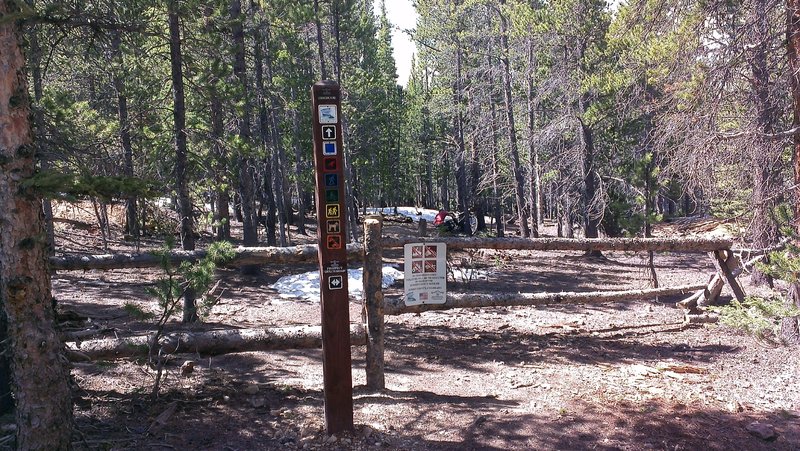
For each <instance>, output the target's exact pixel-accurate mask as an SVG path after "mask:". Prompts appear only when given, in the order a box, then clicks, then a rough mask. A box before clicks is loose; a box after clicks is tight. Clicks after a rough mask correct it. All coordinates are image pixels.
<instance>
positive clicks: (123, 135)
mask: <svg viewBox="0 0 800 451" xmlns="http://www.w3.org/2000/svg"><path fill="white" fill-rule="evenodd" d="M111 49H112V51H113V59H114V60H115V62H116V64H118V65H119V68H118V69H117V70H114V73H113V82H114V89H115V90H116V91H117V119H118V121H119V140H120V144H121V145H122V161H123V166H122V169H123V175H125V177H133V144H132V143H131V126H130V120H129V119H128V96H127V94H126V93H125V80H124V79H123V74H122V73H120V72H121V71H123V70H124V64H125V61H124V58H123V56H122V36H121V33H120V31H119V30H114V31H113V32H112V34H111ZM136 202H137V199H136V196H132V195H128V196H127V197H126V198H125V235H127V236H129V237H131V238H133V239H138V237H139V215H138V214H137V212H136Z"/></svg>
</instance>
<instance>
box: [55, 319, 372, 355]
mask: <svg viewBox="0 0 800 451" xmlns="http://www.w3.org/2000/svg"><path fill="white" fill-rule="evenodd" d="M149 339H150V337H149V336H147V335H141V336H136V337H128V338H117V339H113V338H112V339H103V340H88V341H81V342H79V343H70V344H69V349H70V351H73V355H74V356H75V357H78V356H79V357H80V358H81V359H84V360H85V359H86V358H87V357H88V358H90V359H93V360H94V359H119V358H126V357H144V356H146V355H147V354H148V352H149V350H148V340H149ZM365 341H366V334H365V332H364V326H363V325H361V324H351V325H350V342H351V345H353V346H357V345H363V344H364V343H365ZM158 347H159V348H160V349H161V351H162V352H163V353H167V354H173V353H181V352H182V353H193V354H195V353H196V354H201V355H218V354H227V353H231V352H250V351H270V350H277V349H300V348H319V347H322V330H321V328H320V327H319V326H294V327H281V328H271V329H235V330H215V331H210V332H179V333H174V334H167V335H165V336H164V337H162V338H161V340H159V343H158Z"/></svg>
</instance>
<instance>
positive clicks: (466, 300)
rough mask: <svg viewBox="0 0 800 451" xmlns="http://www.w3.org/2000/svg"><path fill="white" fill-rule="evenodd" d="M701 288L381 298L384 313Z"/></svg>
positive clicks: (611, 298)
mask: <svg viewBox="0 0 800 451" xmlns="http://www.w3.org/2000/svg"><path fill="white" fill-rule="evenodd" d="M703 288H705V284H696V285H683V286H678V287H672V288H649V289H644V290H626V291H590V292H582V293H581V292H567V291H562V292H560V293H508V294H490V293H458V294H455V293H448V294H447V300H446V301H445V303H444V304H420V305H412V306H407V305H405V302H404V301H403V299H402V298H401V297H392V298H385V299H386V301H385V304H384V310H383V312H384V314H385V315H402V314H404V313H421V312H425V311H429V310H449V309H454V308H481V307H511V306H524V305H528V306H540V305H566V304H598V303H603V302H615V301H631V300H642V299H649V298H655V297H658V296H670V295H676V294H687V293H690V292H693V291H695V290H699V289H703Z"/></svg>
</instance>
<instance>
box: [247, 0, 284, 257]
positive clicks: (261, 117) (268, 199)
mask: <svg viewBox="0 0 800 451" xmlns="http://www.w3.org/2000/svg"><path fill="white" fill-rule="evenodd" d="M250 5H251V7H252V8H253V11H256V8H258V4H257V3H256V2H254V1H252V2H251V3H250ZM264 28H265V29H266V32H267V37H266V38H267V42H266V45H269V25H266V24H265V26H264ZM253 33H254V35H255V36H254V39H253V54H254V56H255V78H256V80H255V81H256V94H257V97H258V124H259V138H260V139H261V147H262V150H263V151H264V183H263V185H262V186H263V187H264V192H263V198H264V200H265V202H264V203H266V204H267V217H266V221H265V224H264V225H265V227H266V232H267V233H266V235H267V245H269V246H274V245H275V243H276V241H275V218H274V216H273V215H274V213H275V192H274V190H273V189H272V184H271V183H270V180H273V179H274V178H275V176H276V172H277V168H275V167H274V166H273V165H272V160H271V154H273V153H274V152H277V149H276V147H277V145H276V144H277V143H278V142H279V139H278V136H277V135H278V131H277V130H276V129H274V128H273V124H274V123H273V122H272V121H271V120H270V113H269V112H267V100H266V97H267V94H266V90H265V88H264V69H263V66H262V64H264V61H265V58H264V38H263V37H262V35H261V31H260V28H259V27H256V28H255V29H254V31H253ZM266 64H267V78H268V80H270V83H271V80H272V70H271V67H270V66H271V64H272V63H271V60H270V59H266ZM269 97H270V98H273V96H272V95H271V94H270V95H269ZM272 103H273V104H272V114H273V115H274V114H275V109H276V108H275V105H274V102H272ZM270 145H271V146H272V152H270V151H269V147H270ZM262 206H263V205H262Z"/></svg>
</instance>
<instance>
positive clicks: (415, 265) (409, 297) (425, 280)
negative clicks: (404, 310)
mask: <svg viewBox="0 0 800 451" xmlns="http://www.w3.org/2000/svg"><path fill="white" fill-rule="evenodd" d="M403 250H404V255H405V259H404V260H405V266H406V273H405V300H406V305H418V304H444V303H445V300H446V299H447V259H446V257H447V246H446V245H445V244H444V243H414V244H406V245H405V247H404V249H403Z"/></svg>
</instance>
